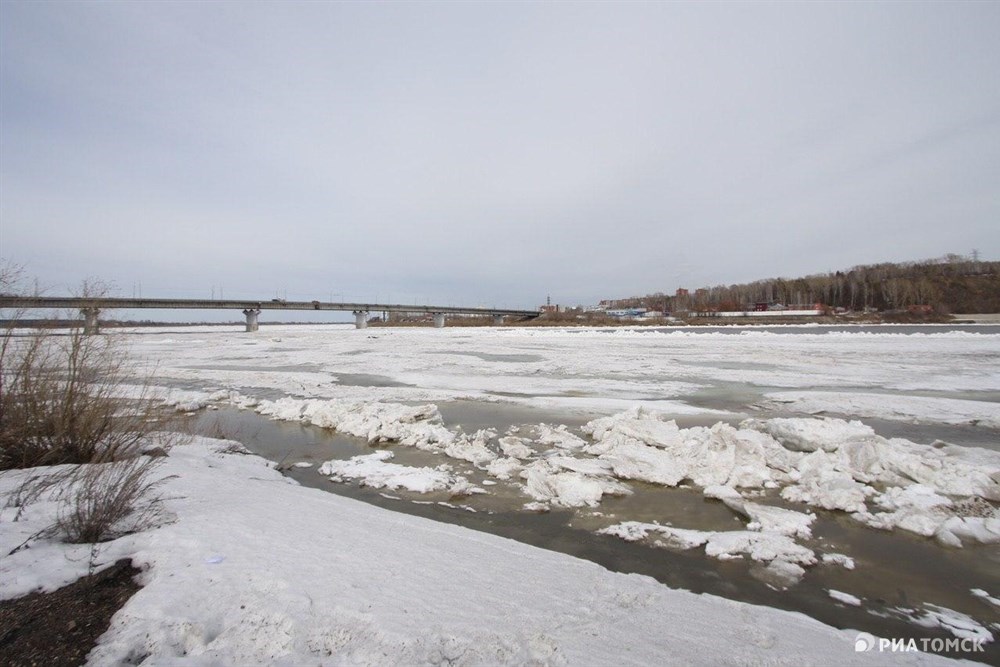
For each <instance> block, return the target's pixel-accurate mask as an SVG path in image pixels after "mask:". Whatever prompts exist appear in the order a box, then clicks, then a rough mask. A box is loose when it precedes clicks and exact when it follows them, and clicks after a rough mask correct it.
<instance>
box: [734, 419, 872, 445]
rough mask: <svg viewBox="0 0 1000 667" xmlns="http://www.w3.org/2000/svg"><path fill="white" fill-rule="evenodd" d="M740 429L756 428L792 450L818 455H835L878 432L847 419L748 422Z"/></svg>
mask: <svg viewBox="0 0 1000 667" xmlns="http://www.w3.org/2000/svg"><path fill="white" fill-rule="evenodd" d="M740 428H752V429H756V430H759V431H762V432H764V433H767V434H769V435H771V436H772V437H774V438H775V439H776V440H777V441H778V442H780V443H781V444H783V445H784V446H785V447H787V448H788V449H792V450H795V451H800V452H814V451H816V450H817V449H822V450H823V451H827V452H832V451H836V450H837V449H838V448H839V447H840V446H841V445H843V444H844V443H846V442H849V441H851V440H854V439H865V438H870V437H872V436H874V435H875V431H873V430H872V429H871V427H869V426H865V425H864V424H862V423H861V422H859V421H850V422H847V421H844V420H843V419H831V418H824V419H798V418H792V419H768V420H760V419H746V420H744V421H743V422H742V423H741V424H740Z"/></svg>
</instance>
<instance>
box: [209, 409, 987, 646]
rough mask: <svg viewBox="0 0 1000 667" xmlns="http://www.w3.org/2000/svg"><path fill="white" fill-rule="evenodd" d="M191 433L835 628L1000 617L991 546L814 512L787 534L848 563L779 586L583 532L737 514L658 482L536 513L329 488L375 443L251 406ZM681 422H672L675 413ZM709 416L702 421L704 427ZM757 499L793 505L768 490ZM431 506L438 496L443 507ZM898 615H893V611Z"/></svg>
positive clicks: (690, 556)
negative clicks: (803, 527) (837, 595)
mask: <svg viewBox="0 0 1000 667" xmlns="http://www.w3.org/2000/svg"><path fill="white" fill-rule="evenodd" d="M439 408H440V410H441V413H442V416H443V417H444V420H445V423H446V424H447V425H448V426H449V427H451V428H456V427H461V428H462V429H463V430H465V431H466V432H470V433H471V432H473V431H475V430H477V429H480V428H488V427H492V428H495V429H497V431H498V432H500V433H501V434H502V433H503V432H505V431H506V430H507V429H508V428H509V427H511V426H519V425H526V424H538V423H549V424H567V425H568V426H569V427H570V428H571V429H572V430H577V429H578V428H579V426H581V425H582V424H583V423H585V422H586V421H588V419H587V418H585V417H582V416H577V417H567V416H566V415H560V414H556V413H552V412H547V411H542V410H537V409H533V408H528V407H521V406H512V405H509V404H490V403H477V402H461V401H459V402H453V403H442V404H440V405H439ZM192 419H193V424H192V426H193V428H194V429H195V430H199V431H202V432H206V433H207V434H209V435H214V436H216V437H219V436H220V435H225V436H227V437H231V438H232V439H235V440H238V441H240V442H242V443H243V444H244V445H245V446H247V447H248V448H249V449H250V450H252V451H254V452H255V453H257V454H260V455H261V456H264V457H266V458H269V459H271V460H273V461H277V462H281V463H282V464H283V466H287V465H290V464H293V463H296V462H308V463H312V464H314V465H313V467H311V468H296V467H292V468H289V469H288V470H287V472H286V474H288V475H289V476H290V477H292V478H294V479H296V480H297V481H299V482H300V483H301V484H303V485H304V486H309V487H313V488H318V489H323V490H325V491H329V492H332V493H336V494H339V495H343V496H347V497H351V498H355V499H358V500H362V501H364V502H368V503H371V504H374V505H378V506H380V507H384V508H387V509H390V510H394V511H398V512H404V513H407V514H414V515H418V516H423V517H427V518H431V519H434V520H437V521H445V522H448V523H455V524H459V525H462V526H466V527H468V528H472V529H475V530H481V531H485V532H489V533H493V534H496V535H501V536H504V537H508V538H511V539H516V540H518V541H521V542H525V543H528V544H532V545H535V546H538V547H542V548H545V549H550V550H554V551H560V552H563V553H567V554H571V555H574V556H577V557H580V558H585V559H587V560H591V561H593V562H596V563H599V564H601V565H603V566H605V567H607V568H609V569H611V570H616V571H620V572H634V573H639V574H645V575H649V576H651V577H654V578H655V579H657V580H658V581H661V582H662V583H664V584H667V585H669V586H672V587H674V588H683V589H687V590H691V591H694V592H697V593H711V594H715V595H719V596H723V597H727V598H731V599H736V600H742V601H745V602H750V603H754V604H763V605H768V606H772V607H778V608H782V609H789V610H794V611H799V612H802V613H805V614H807V615H809V616H812V617H813V618H816V619H818V620H820V621H823V622H824V623H828V624H830V625H833V626H835V627H840V628H852V629H856V630H859V631H867V632H871V633H872V634H875V635H878V636H883V637H893V638H914V639H917V640H918V641H919V640H920V639H921V638H923V637H942V638H948V637H950V636H951V635H950V634H947V633H945V632H943V631H940V630H928V629H926V628H922V627H919V626H917V625H914V624H912V623H909V622H906V621H905V620H902V619H899V618H887V617H883V616H879V615H876V614H890V615H893V614H894V613H895V612H893V611H892V610H894V609H895V608H898V607H919V605H920V603H924V602H927V603H933V604H936V605H940V606H942V607H947V608H949V609H953V610H955V611H958V612H961V613H965V614H968V615H970V616H972V617H973V618H975V619H977V620H978V621H979V622H980V623H982V624H984V625H988V624H991V623H1000V611H998V610H997V609H996V608H994V607H991V606H990V605H989V604H988V603H987V602H985V601H982V600H979V599H977V598H975V597H973V596H972V595H971V594H970V593H969V591H970V589H973V588H981V589H984V590H986V591H987V592H988V593H990V594H991V595H993V596H994V597H997V596H998V595H1000V547H998V546H995V545H994V546H985V547H975V548H967V549H946V548H944V547H941V546H939V545H937V544H936V543H934V542H933V541H931V540H928V539H925V538H921V537H919V536H915V535H912V534H910V533H906V532H904V531H896V532H892V533H889V532H882V531H876V530H873V529H869V528H866V527H864V526H861V525H860V524H858V523H857V522H855V521H853V520H852V519H850V518H849V517H847V516H846V515H844V514H842V513H837V512H825V511H822V510H818V511H816V514H817V520H816V522H815V523H814V524H813V538H812V539H809V540H798V541H799V542H800V543H802V544H804V545H805V546H807V547H809V548H812V549H814V550H815V551H817V555H819V554H820V553H829V552H836V553H843V554H847V555H849V556H851V557H852V558H854V560H855V562H856V569H854V570H846V569H844V568H842V567H840V566H839V565H822V564H821V565H817V566H814V567H812V568H809V569H808V570H807V573H806V576H805V578H804V579H803V580H802V581H801V582H800V583H799V584H797V585H795V586H793V587H791V588H788V589H786V590H777V589H775V588H773V587H772V586H769V585H768V584H767V583H766V579H765V578H764V577H762V572H761V568H760V566H759V565H755V564H753V563H751V562H749V561H745V560H736V561H719V560H716V559H713V558H709V557H707V556H705V555H704V554H703V553H702V552H701V551H700V550H692V551H671V550H667V549H662V548H656V547H652V546H647V545H644V544H640V543H628V542H625V541H623V540H621V539H619V538H616V537H610V536H603V535H598V534H596V533H595V532H594V531H596V530H598V529H600V528H603V527H605V526H608V525H611V524H614V523H618V522H620V521H626V520H634V521H644V522H653V521H656V522H659V523H661V524H666V523H670V524H672V525H674V526H676V527H681V528H694V529H699V530H734V529H739V528H741V527H742V525H743V521H742V520H741V519H740V518H738V517H737V516H736V515H735V514H734V513H733V512H732V511H730V510H729V509H728V508H726V507H725V506H724V505H723V504H722V503H720V502H717V501H714V500H709V499H705V498H704V496H703V495H702V494H701V493H700V491H699V490H696V489H684V488H676V489H671V488H664V487H660V486H657V485H651V484H644V483H638V482H630V483H629V486H630V487H631V488H632V490H633V495H631V496H624V497H620V498H605V499H604V500H603V501H602V502H601V504H600V506H599V507H597V508H582V509H578V510H559V511H552V512H549V513H544V514H539V513H534V512H528V511H524V510H523V509H522V506H523V504H524V503H526V502H529V501H530V500H531V498H529V497H527V496H526V495H524V493H523V492H522V491H521V490H520V489H519V487H518V486H517V485H516V484H515V483H513V482H503V481H498V480H493V481H497V482H498V483H497V484H495V485H488V486H483V488H485V489H486V490H487V491H488V492H489V493H488V494H486V495H473V496H468V497H462V498H452V497H450V496H449V495H448V494H447V493H435V494H415V493H409V492H406V491H385V490H376V489H371V488H366V487H361V486H359V485H357V484H356V483H353V482H348V483H333V482H330V481H329V480H328V479H326V478H325V477H324V476H322V475H320V474H318V472H317V470H316V468H317V467H318V466H319V464H321V463H323V462H324V461H327V460H330V459H346V458H350V457H351V456H356V455H359V454H369V453H371V452H372V451H374V448H373V447H371V446H369V445H368V444H367V443H366V442H365V441H363V440H361V439H358V438H354V437H351V436H345V435H340V434H337V433H335V432H333V431H330V430H327V429H321V428H318V427H314V426H307V425H304V424H298V423H291V422H275V421H271V420H269V419H267V418H265V417H262V416H260V415H257V414H256V413H253V412H250V411H240V410H236V409H232V408H225V409H220V410H216V411H207V412H203V413H200V414H199V415H197V416H196V417H193V418H192ZM678 421H679V422H681V421H682V420H678ZM683 421H685V422H690V423H682V424H681V425H682V426H691V425H695V424H696V423H705V422H706V418H704V417H702V418H691V419H687V420H683ZM714 421H715V420H708V423H714ZM385 448H387V449H390V450H391V451H392V452H393V453H394V455H395V458H394V459H393V462H395V463H399V464H403V465H411V466H427V467H434V466H438V465H440V464H442V463H447V464H448V465H450V466H451V467H452V468H453V470H454V472H455V473H457V474H460V475H463V476H465V477H467V478H469V480H470V481H472V482H474V483H476V484H479V485H482V484H483V482H484V481H487V480H492V479H493V478H489V477H487V476H486V475H485V474H484V473H483V472H482V471H480V470H477V469H475V468H474V467H473V466H472V465H471V464H468V463H465V462H463V461H455V460H453V459H445V458H442V457H440V456H438V455H435V454H431V453H428V452H423V451H420V450H417V449H415V448H411V447H401V446H396V445H387V446H386V447H385ZM755 500H757V501H758V502H765V503H767V504H776V505H781V506H786V507H792V508H795V509H798V510H800V511H802V510H803V509H804V508H803V507H802V506H794V505H789V504H788V503H784V502H783V501H781V500H780V498H777V497H776V495H773V494H772V495H771V496H769V497H765V498H760V499H755ZM439 503H447V505H442V504H439ZM829 589H834V590H838V591H843V592H846V593H850V594H852V595H855V596H857V597H860V598H862V599H863V600H864V604H863V606H862V607H851V606H847V605H843V604H840V603H837V602H835V601H834V600H832V599H831V598H830V597H829V595H828V594H827V590H829ZM897 615H898V613H897ZM959 657H965V658H970V659H974V660H980V661H985V662H988V663H991V664H1000V646H997V643H996V642H995V643H993V644H988V645H987V652H986V653H976V654H961V655H960V656H959Z"/></svg>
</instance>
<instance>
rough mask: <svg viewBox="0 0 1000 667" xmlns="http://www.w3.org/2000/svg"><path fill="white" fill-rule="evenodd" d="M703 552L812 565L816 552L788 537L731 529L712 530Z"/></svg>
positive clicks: (762, 560) (723, 556)
mask: <svg viewBox="0 0 1000 667" xmlns="http://www.w3.org/2000/svg"><path fill="white" fill-rule="evenodd" d="M705 553H706V554H708V555H709V556H712V557H714V558H722V559H725V558H727V557H731V556H739V555H747V556H749V557H750V558H751V559H752V560H755V561H758V562H765V563H767V562H770V561H773V560H783V561H787V562H790V563H799V564H800V565H814V564H815V563H816V554H815V553H813V551H812V550H811V549H808V548H806V547H804V546H802V545H800V544H796V543H795V542H794V541H793V540H792V539H791V538H790V537H787V536H785V535H776V534H774V533H758V532H753V531H749V530H734V531H726V532H718V533H712V535H711V537H710V538H709V539H708V543H707V544H706V545H705Z"/></svg>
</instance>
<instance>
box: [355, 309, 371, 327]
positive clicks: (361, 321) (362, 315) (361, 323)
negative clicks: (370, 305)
mask: <svg viewBox="0 0 1000 667" xmlns="http://www.w3.org/2000/svg"><path fill="white" fill-rule="evenodd" d="M367 326H368V311H365V310H355V311H354V328H355V329H364V328H366V327H367Z"/></svg>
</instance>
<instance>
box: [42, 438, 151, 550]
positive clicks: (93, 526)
mask: <svg viewBox="0 0 1000 667" xmlns="http://www.w3.org/2000/svg"><path fill="white" fill-rule="evenodd" d="M159 462H160V461H159V459H155V458H149V457H147V456H139V457H135V458H131V459H126V460H124V461H115V462H112V463H101V464H96V465H89V466H82V467H80V468H78V470H79V473H78V474H77V475H75V479H72V480H70V481H69V487H68V492H67V493H66V494H65V496H64V498H63V502H62V506H61V508H60V512H59V518H58V519H57V521H56V528H57V531H58V532H59V533H60V534H61V535H62V536H63V537H64V539H66V541H68V542H74V543H83V544H94V543H98V542H106V541H108V540H111V539H114V538H116V537H119V536H121V535H127V534H129V533H133V532H136V531H139V530H143V529H145V528H148V527H150V526H151V525H153V524H154V523H155V521H156V518H157V516H158V515H159V508H160V503H159V501H158V499H157V498H155V497H152V493H153V491H154V490H155V489H156V487H157V486H159V485H160V484H162V483H163V481H164V480H163V479H162V478H161V479H157V478H155V477H153V475H152V473H153V471H154V469H155V468H156V466H157V465H158V464H159Z"/></svg>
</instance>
